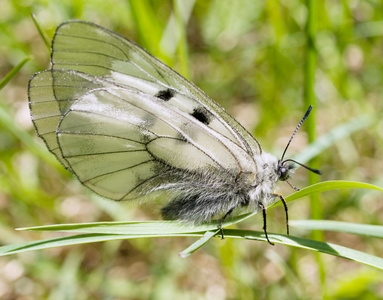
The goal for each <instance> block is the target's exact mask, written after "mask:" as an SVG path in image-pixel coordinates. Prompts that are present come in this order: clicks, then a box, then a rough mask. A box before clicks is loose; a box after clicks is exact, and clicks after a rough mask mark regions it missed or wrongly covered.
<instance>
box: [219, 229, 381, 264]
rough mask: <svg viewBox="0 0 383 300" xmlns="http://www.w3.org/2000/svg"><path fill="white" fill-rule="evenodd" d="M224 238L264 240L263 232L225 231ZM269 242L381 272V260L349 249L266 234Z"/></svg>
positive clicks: (297, 238)
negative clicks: (319, 253) (335, 257)
mask: <svg viewBox="0 0 383 300" xmlns="http://www.w3.org/2000/svg"><path fill="white" fill-rule="evenodd" d="M224 234H225V237H232V238H244V239H249V240H259V241H265V242H266V238H265V236H264V233H263V232H256V231H243V230H225V231H224ZM268 236H269V239H270V241H271V242H273V243H275V244H281V245H286V246H292V247H297V248H301V249H306V250H312V251H316V252H321V253H326V254H330V255H334V256H338V257H342V258H345V259H349V260H352V261H355V262H359V263H362V264H365V265H368V266H371V267H374V268H377V269H380V270H383V259H382V258H380V257H377V256H373V255H370V254H367V253H364V252H361V251H357V250H354V249H350V248H347V247H343V246H339V245H336V244H331V243H324V242H318V241H314V240H309V239H303V238H299V237H294V236H286V235H282V234H272V233H271V234H270V233H269V234H268Z"/></svg>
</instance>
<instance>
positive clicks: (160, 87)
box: [29, 21, 311, 237]
mask: <svg viewBox="0 0 383 300" xmlns="http://www.w3.org/2000/svg"><path fill="white" fill-rule="evenodd" d="M51 63H52V67H51V69H50V70H47V71H44V72H40V73H37V74H35V75H34V76H33V77H32V78H31V79H30V82H29V105H30V110H31V116H32V120H33V123H34V126H35V128H36V131H37V133H38V135H39V136H40V137H41V138H42V139H43V140H44V142H45V143H46V145H47V147H48V149H49V150H50V151H51V152H52V153H53V154H54V155H55V156H56V157H57V158H58V160H59V161H60V162H61V163H62V164H63V166H64V167H65V168H66V169H68V170H69V171H70V172H72V173H73V174H74V175H76V176H77V178H78V179H79V180H80V181H81V183H82V184H84V185H85V186H87V187H88V188H90V189H91V190H93V191H94V192H96V193H97V194H99V195H101V196H103V197H106V198H109V199H113V200H117V201H130V200H135V199H145V198H148V197H149V196H150V197H154V196H156V195H158V194H159V193H164V192H166V195H167V197H168V198H169V199H170V200H169V202H168V204H167V205H166V206H165V207H163V208H162V215H163V217H164V218H165V219H177V220H184V221H189V222H196V223H200V222H205V221H210V220H212V219H221V232H222V221H223V220H224V219H225V218H226V217H227V216H228V215H229V214H230V213H231V212H232V211H233V210H234V209H236V208H238V207H246V208H247V209H248V210H250V211H257V210H259V209H262V210H263V213H264V231H265V234H266V237H267V232H266V219H265V217H266V215H265V211H266V210H265V209H266V207H268V206H269V205H271V204H272V203H273V202H275V199H276V196H279V197H280V199H281V200H282V201H284V200H283V197H282V196H280V195H278V194H274V193H273V189H274V186H275V184H276V182H277V181H278V180H286V179H287V178H288V177H289V171H290V169H291V168H292V166H291V164H290V163H287V161H288V160H285V161H283V157H282V159H281V160H278V159H277V158H276V157H274V156H272V155H270V154H268V153H265V152H263V151H262V149H261V147H260V145H259V143H258V142H257V141H256V140H255V139H254V138H253V137H252V136H251V135H250V134H249V133H248V132H247V131H246V130H245V129H244V128H243V127H242V126H241V125H240V124H239V123H237V122H236V121H235V120H234V119H233V118H232V117H231V116H230V115H229V114H228V113H227V112H226V111H225V110H224V109H223V108H222V107H221V106H219V105H218V104H217V103H216V102H214V101H213V100H212V99H210V98H209V97H208V96H207V95H206V94H205V93H203V92H202V91H201V90H200V89H199V88H198V87H196V86H195V85H194V84H192V83H191V82H189V81H187V80H186V79H185V78H184V77H182V76H181V75H179V74H178V73H176V72H175V71H173V70H172V69H170V68H169V67H168V66H166V65H164V64H163V63H162V62H160V61H158V60H157V59H156V58H154V57H153V56H151V55H150V54H149V53H148V52H146V51H145V50H144V49H142V48H141V47H139V46H138V45H136V44H135V43H133V42H131V41H129V40H127V39H126V38H124V37H123V36H120V35H118V34H117V33H114V32H111V31H109V30H107V29H105V28H102V27H100V26H98V25H95V24H92V23H86V22H82V21H69V22H66V23H63V24H61V25H60V26H58V28H57V29H56V33H55V36H54V38H53V42H52V58H51ZM309 110H311V108H310V109H309ZM308 113H309V111H308V112H307V113H306V116H305V117H307V115H308ZM302 122H303V120H302ZM302 122H301V123H302ZM301 123H300V124H301ZM298 127H299V126H298ZM297 129H298V128H297ZM294 133H295V132H294ZM284 204H285V208H286V217H287V207H286V203H285V202H284ZM222 237H223V233H222Z"/></svg>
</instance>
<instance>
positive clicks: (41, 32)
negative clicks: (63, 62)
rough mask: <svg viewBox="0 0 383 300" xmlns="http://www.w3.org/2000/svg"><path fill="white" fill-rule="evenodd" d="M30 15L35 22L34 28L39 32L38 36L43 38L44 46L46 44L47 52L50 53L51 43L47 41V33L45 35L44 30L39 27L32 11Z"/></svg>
mask: <svg viewBox="0 0 383 300" xmlns="http://www.w3.org/2000/svg"><path fill="white" fill-rule="evenodd" d="M31 17H32V21H33V23H34V24H35V26H36V28H37V31H38V32H39V34H40V36H41V37H42V39H43V41H44V44H45V46H47V48H48V51H49V53H51V43H50V42H49V40H48V37H47V35H46V34H45V32H44V31H43V30H42V29H41V26H40V24H39V23H38V22H37V19H36V16H35V14H34V13H32V14H31Z"/></svg>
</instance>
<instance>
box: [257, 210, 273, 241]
mask: <svg viewBox="0 0 383 300" xmlns="http://www.w3.org/2000/svg"><path fill="white" fill-rule="evenodd" d="M259 207H260V208H261V209H262V216H263V231H264V232H265V237H266V240H267V242H268V243H269V244H270V245H271V246H274V243H272V242H270V240H269V236H268V235H267V229H266V207H265V206H264V205H263V203H262V202H259Z"/></svg>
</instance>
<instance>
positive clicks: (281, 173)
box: [277, 160, 294, 181]
mask: <svg viewBox="0 0 383 300" xmlns="http://www.w3.org/2000/svg"><path fill="white" fill-rule="evenodd" d="M292 169H294V166H293V164H292V163H291V162H289V161H286V160H279V161H278V169H277V174H278V179H279V180H281V181H286V180H287V179H289V178H290V175H291V170H292Z"/></svg>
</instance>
